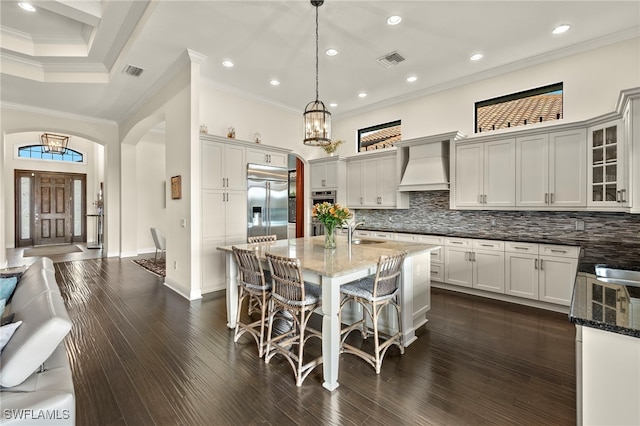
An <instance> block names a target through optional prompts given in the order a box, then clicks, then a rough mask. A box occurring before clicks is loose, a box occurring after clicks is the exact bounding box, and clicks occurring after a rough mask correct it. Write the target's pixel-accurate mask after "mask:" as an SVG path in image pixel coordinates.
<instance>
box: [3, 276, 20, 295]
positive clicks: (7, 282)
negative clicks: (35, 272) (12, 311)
mask: <svg viewBox="0 0 640 426" xmlns="http://www.w3.org/2000/svg"><path fill="white" fill-rule="evenodd" d="M17 283H18V279H17V278H16V277H10V278H0V299H4V300H9V298H11V295H12V294H13V291H14V290H15V289H16V284H17Z"/></svg>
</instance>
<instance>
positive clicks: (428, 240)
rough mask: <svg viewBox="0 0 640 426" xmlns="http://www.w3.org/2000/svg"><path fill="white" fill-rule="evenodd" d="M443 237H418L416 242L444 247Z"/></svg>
mask: <svg viewBox="0 0 640 426" xmlns="http://www.w3.org/2000/svg"><path fill="white" fill-rule="evenodd" d="M444 240H445V237H438V236H436V235H420V236H418V242H419V243H423V244H434V245H437V246H443V245H444Z"/></svg>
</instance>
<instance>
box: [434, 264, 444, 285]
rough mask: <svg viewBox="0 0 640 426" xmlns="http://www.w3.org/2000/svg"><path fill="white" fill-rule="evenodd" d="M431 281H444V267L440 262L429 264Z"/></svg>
mask: <svg viewBox="0 0 640 426" xmlns="http://www.w3.org/2000/svg"><path fill="white" fill-rule="evenodd" d="M431 281H438V282H444V268H443V266H442V264H435V265H434V264H433V263H432V264H431Z"/></svg>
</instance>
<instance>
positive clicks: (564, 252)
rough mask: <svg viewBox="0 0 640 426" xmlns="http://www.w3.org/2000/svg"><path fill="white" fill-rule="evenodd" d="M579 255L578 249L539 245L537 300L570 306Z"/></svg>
mask: <svg viewBox="0 0 640 426" xmlns="http://www.w3.org/2000/svg"><path fill="white" fill-rule="evenodd" d="M579 254H580V249H579V248H578V247H568V246H567V247H565V246H551V245H540V281H539V293H538V299H539V300H541V301H544V302H549V303H556V304H559V305H565V306H569V305H570V304H571V293H572V290H573V284H574V281H575V278H576V271H577V268H578V256H579Z"/></svg>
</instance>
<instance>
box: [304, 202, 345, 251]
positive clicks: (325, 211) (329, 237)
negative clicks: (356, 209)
mask: <svg viewBox="0 0 640 426" xmlns="http://www.w3.org/2000/svg"><path fill="white" fill-rule="evenodd" d="M312 215H313V217H315V218H317V219H318V220H319V221H320V222H321V223H322V224H323V225H324V248H325V249H334V248H336V235H335V231H336V228H337V227H339V226H342V224H344V223H345V222H346V221H347V220H348V219H350V218H351V217H352V216H353V215H352V214H351V212H350V211H349V209H348V208H346V207H342V206H341V205H340V204H338V203H335V204H331V203H328V202H326V201H325V202H324V203H318V204H316V205H314V206H313V211H312Z"/></svg>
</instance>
